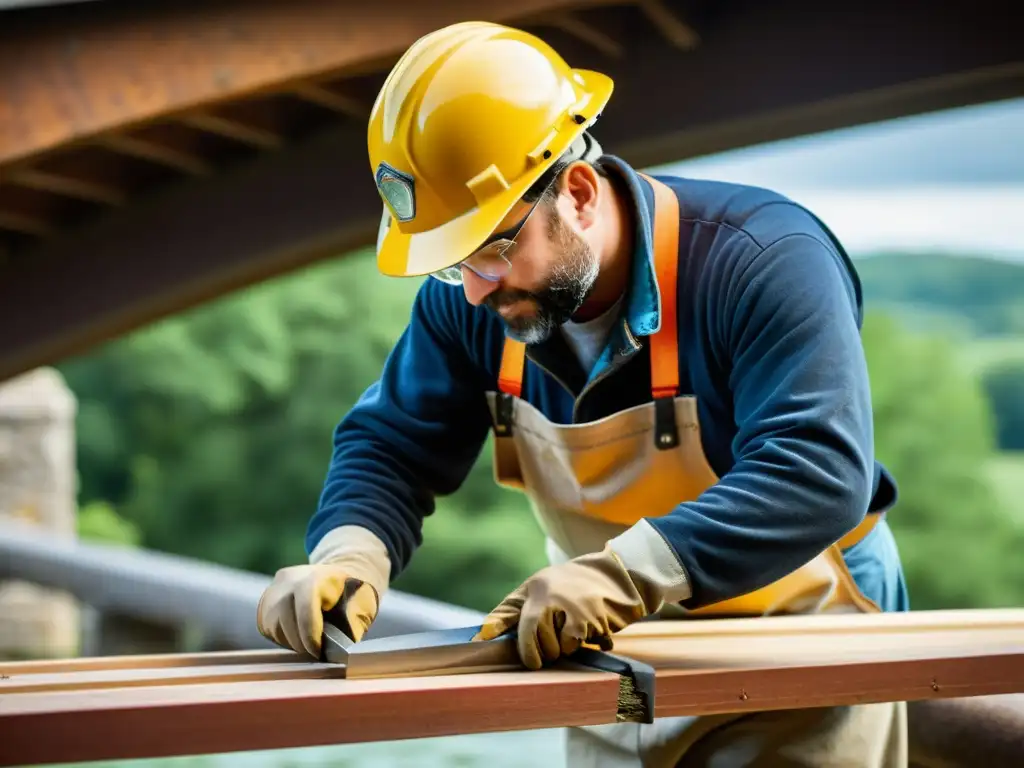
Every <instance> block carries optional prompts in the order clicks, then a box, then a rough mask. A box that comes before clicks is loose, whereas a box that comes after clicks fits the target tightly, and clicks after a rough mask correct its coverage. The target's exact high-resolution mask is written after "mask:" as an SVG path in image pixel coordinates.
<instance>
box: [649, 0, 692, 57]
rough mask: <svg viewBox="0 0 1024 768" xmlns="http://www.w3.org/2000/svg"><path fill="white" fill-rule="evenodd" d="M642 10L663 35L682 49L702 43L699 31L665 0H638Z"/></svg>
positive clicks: (688, 49) (685, 49) (687, 49)
mask: <svg viewBox="0 0 1024 768" xmlns="http://www.w3.org/2000/svg"><path fill="white" fill-rule="evenodd" d="M638 4H639V5H640V10H642V11H643V12H644V15H645V16H647V18H648V20H650V22H651V24H652V25H653V26H654V28H655V29H656V30H657V31H658V34H660V35H661V36H662V37H664V38H665V39H666V40H668V41H669V42H670V43H671V44H672V45H673V46H675V47H676V48H678V49H679V50H681V51H690V50H693V49H694V48H696V47H697V46H698V45H700V35H698V34H697V31H696V30H695V29H694V28H693V27H691V26H690V25H689V24H687V23H686V22H685V21H683V20H682V19H680V18H679V16H678V15H677V14H676V12H675V11H673V10H672V9H671V8H669V7H668V6H667V5H665V3H664V0H638Z"/></svg>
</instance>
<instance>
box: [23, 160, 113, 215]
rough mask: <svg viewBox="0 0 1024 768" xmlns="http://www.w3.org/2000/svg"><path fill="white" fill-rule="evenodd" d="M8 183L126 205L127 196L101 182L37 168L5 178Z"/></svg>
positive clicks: (92, 201) (57, 193)
mask: <svg viewBox="0 0 1024 768" xmlns="http://www.w3.org/2000/svg"><path fill="white" fill-rule="evenodd" d="M5 179H6V181H8V182H9V183H12V184H17V185H19V186H22V187H29V188H30V189H37V190H39V191H41V192H50V193H52V194H56V195H65V196H67V197H74V198H78V199H79V200H86V201H88V202H91V203H101V204H103V205H113V206H118V205H124V203H125V199H126V198H125V194H124V193H123V192H122V191H121V190H119V189H116V188H115V187H111V186H108V185H107V184H104V183H102V182H99V181H92V180H89V179H77V178H74V177H71V176H67V175H65V174H61V173H54V172H52V171H42V170H39V169H37V168H23V169H19V170H16V171H13V172H11V173H9V174H6V176H5Z"/></svg>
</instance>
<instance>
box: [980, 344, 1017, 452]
mask: <svg viewBox="0 0 1024 768" xmlns="http://www.w3.org/2000/svg"><path fill="white" fill-rule="evenodd" d="M982 383H983V384H984V387H985V392H986V394H987V395H988V397H989V400H990V401H991V402H992V409H993V411H994V412H995V414H996V422H997V429H996V434H997V438H998V443H999V447H1000V448H1001V449H1003V450H1004V451H1024V357H1018V358H1006V359H1003V360H999V361H997V362H994V363H991V364H990V365H989V366H987V367H986V368H985V370H984V372H983V373H982Z"/></svg>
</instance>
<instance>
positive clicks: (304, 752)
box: [57, 729, 565, 768]
mask: <svg viewBox="0 0 1024 768" xmlns="http://www.w3.org/2000/svg"><path fill="white" fill-rule="evenodd" d="M564 762H565V752H564V747H563V735H562V731H561V730H560V729H550V730H535V731H506V732H502V733H478V734H466V735H460V736H440V737H436V738H430V739H409V740H406V741H388V742H376V743H371V744H345V745H341V746H331V747H308V748H302V749H281V750H271V751H259V752H233V753H230V754H224V755H202V756H196V757H168V758H160V759H155V760H117V761H105V762H96V763H88V764H69V765H65V766H61V767H57V768H71V766H72V765H74V766H75V768H86V766H87V767H88V768H241V766H245V768H367V766H387V767H388V768H441V767H442V766H443V767H444V768H537V766H538V765H543V766H553V767H557V766H561V765H564Z"/></svg>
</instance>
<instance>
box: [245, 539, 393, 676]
mask: <svg viewBox="0 0 1024 768" xmlns="http://www.w3.org/2000/svg"><path fill="white" fill-rule="evenodd" d="M310 560H311V561H312V562H310V564H309V565H293V566H289V567H287V568H282V569H281V570H279V571H278V572H277V573H276V574H275V575H274V579H273V581H272V582H271V583H270V585H269V586H268V587H267V588H266V590H265V591H264V592H263V595H262V596H261V597H260V602H259V605H258V606H257V608H256V623H257V626H258V627H259V630H260V633H261V634H262V635H263V636H264V637H266V638H267V639H268V640H272V641H273V642H275V643H277V644H278V645H280V646H283V647H284V648H290V649H292V650H294V651H298V652H299V653H307V654H309V655H310V656H312V657H313V658H314V659H319V658H320V646H321V637H322V635H323V631H324V613H326V612H327V611H330V610H331V609H332V608H334V607H335V606H336V605H337V604H338V602H339V601H340V600H342V599H343V598H344V604H343V605H342V606H341V608H342V610H343V611H344V613H345V616H346V618H347V619H348V623H349V628H350V629H351V630H352V639H353V640H355V641H357V642H358V641H359V640H360V639H362V637H363V635H364V634H365V633H366V630H368V629H369V628H370V625H371V624H372V623H373V621H374V619H376V618H377V611H378V610H379V608H380V598H381V597H383V595H384V591H385V590H386V589H387V586H388V579H389V577H390V560H389V559H388V555H387V549H386V548H385V547H384V544H383V542H381V541H380V539H378V538H377V537H376V536H375V535H374V534H373V533H371V532H370V531H368V530H366V529H365V528H361V527H357V526H343V527H341V528H337V529H335V530H333V531H331V532H330V533H329V534H328V535H327V536H325V537H324V539H323V541H322V542H321V543H320V545H318V547H317V549H316V550H314V552H313V554H312V555H311V556H310ZM346 585H348V589H346Z"/></svg>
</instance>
